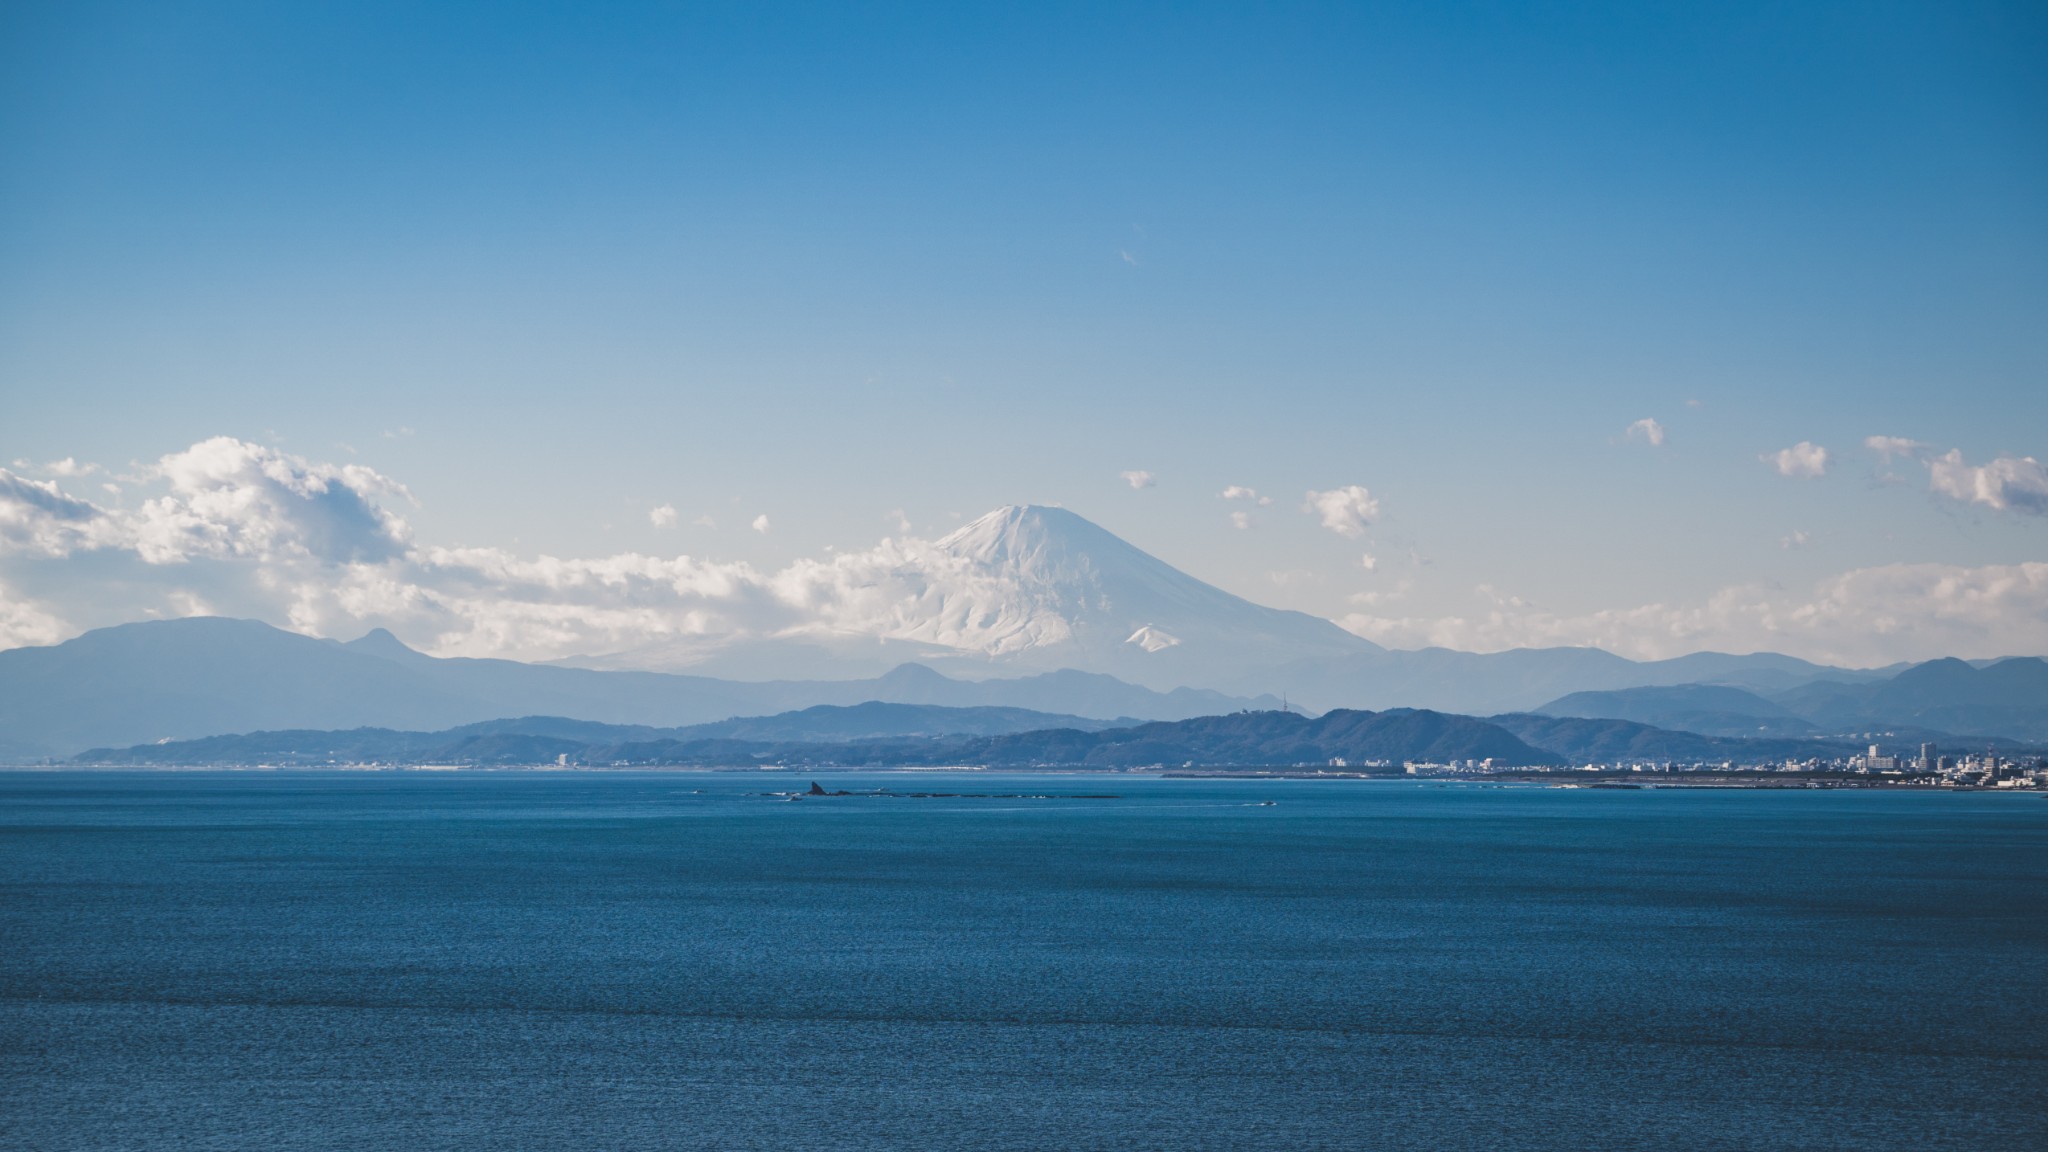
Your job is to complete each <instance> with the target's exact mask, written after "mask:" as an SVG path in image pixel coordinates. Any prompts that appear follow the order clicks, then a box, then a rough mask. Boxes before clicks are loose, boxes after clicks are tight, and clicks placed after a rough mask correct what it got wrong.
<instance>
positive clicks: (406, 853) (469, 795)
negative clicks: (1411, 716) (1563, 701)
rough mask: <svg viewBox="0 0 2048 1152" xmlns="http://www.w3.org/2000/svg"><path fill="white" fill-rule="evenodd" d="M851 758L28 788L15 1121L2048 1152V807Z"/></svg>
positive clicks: (1007, 1142)
mask: <svg viewBox="0 0 2048 1152" xmlns="http://www.w3.org/2000/svg"><path fill="white" fill-rule="evenodd" d="M820 779H821V780H822V781H823V782H824V783H825V785H826V786H827V787H828V788H834V789H837V788H848V789H862V788H889V789H893V790H896V791H898V792H909V791H913V790H922V791H926V792H944V793H973V794H978V795H961V796H952V797H930V798H915V799H914V798H907V797H901V796H898V797H892V798H875V797H859V796H849V797H838V798H828V799H807V800H804V801H801V802H796V803H790V802H786V801H784V800H781V799H779V798H777V797H774V796H770V795H766V794H765V793H769V792H771V791H778V790H786V789H791V788H801V787H803V786H804V785H805V784H807V783H808V778H807V777H795V778H792V777H790V776H787V775H781V774H744V775H742V774H692V773H679V774H648V775H638V774H616V775H613V774H604V775H590V774H577V775H535V774H491V773H464V774H460V775H448V776H438V775H423V774H404V775H399V774H376V775H371V774H361V775H357V774H306V775H292V774H249V773H240V774H203V773H191V774H175V775H154V776H152V775H140V774H133V775H131V774H105V773H48V774H42V773H37V774H28V773H13V774H6V775H0V878H4V886H0V939H5V940H6V941H8V944H7V946H6V947H5V948H0V1144H6V1145H7V1146H11V1147H33V1148H41V1149H68V1148H118V1147H154V1148H168V1147H207V1146H251V1147H254V1146H261V1147H267V1148H300V1147H303V1148H316V1147H317V1148H339V1147H346V1148H355V1149H382V1148H391V1149H398V1148H405V1149H418V1148H492V1149H499V1148H564V1147H597V1148H608V1147H616V1148H721V1149H731V1148H763V1149H769V1148H773V1149H790V1148H835V1149H837V1148H933V1149H940V1148H943V1149H958V1148H1016V1149H1026V1148H1031V1149H1038V1148H1162V1149H1164V1148H1172V1149H1185V1148H1226V1147H1228V1148H1246V1147H1264V1148H1288V1149H1310V1148H1359V1147H1366V1148H1432V1149H1438V1148H1494V1147H1502V1146H1514V1147H1526V1148H1558V1149H1585V1148H1631V1147H1636V1148H1653V1147H1655V1148H1696V1149H1701V1148H1828V1149H1846V1148H1855V1149H1864V1148H1870V1149H1876V1148H1902V1149H1903V1148H2017V1147H2039V1146H2042V1145H2043V1144H2044V1142H2048V1106H2044V1104H2043V1100H2042V1096H2041V1093H2040V1084H2041V1082H2042V1073H2043V1071H2044V1069H2048V984H2044V981H2043V979H2042V977H2043V976H2044V974H2048V973H2044V971H2043V968H2044V965H2043V957H2044V956H2048V884H2044V881H2048V804H2044V803H2042V802H2041V800H2040V798H2038V797H2033V796H2008V795H1982V794H1977V795H1912V794H1899V793H1879V792H1835V791H1823V792H1760V791H1725V792H1724V791H1712V792H1707V791H1675V790H1673V791H1665V790H1645V791H1607V792H1600V791H1585V790H1577V791H1566V790H1557V789H1546V788H1521V787H1492V788H1481V787H1469V786H1458V785H1431V784H1417V783H1407V782H1402V783H1362V782H1357V781H1345V782H1272V781H1260V782H1244V781H1208V780H1162V779H1153V778H1132V777H1125V778H1116V777H1103V776H1006V775H999V774H990V773H957V774H941V773H917V774H907V773H903V774H870V775H860V774H850V773H843V774H834V775H831V776H825V777H821V778H820ZM1084 794H1085V795H1089V796H1101V795H1103V794H1114V796H1115V798H1114V799H1101V798H1092V799H1084V798H1080V797H1081V796H1083V795H1084ZM1047 797H1050V798H1047ZM1267 801H1272V802H1273V803H1272V804H1270V805H1267V804H1266V802H1267Z"/></svg>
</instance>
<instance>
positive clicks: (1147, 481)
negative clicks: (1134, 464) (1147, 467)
mask: <svg viewBox="0 0 2048 1152" xmlns="http://www.w3.org/2000/svg"><path fill="white" fill-rule="evenodd" d="M1117 476H1119V477H1120V478H1122V480H1123V482H1124V483H1126V484H1129V485H1130V486H1131V487H1133V488H1150V487H1152V485H1154V484H1156V483H1158V482H1159V481H1158V478H1157V477H1155V476H1153V475H1152V474H1151V473H1150V472H1146V471H1143V470H1142V469H1133V470H1132V471H1129V472H1119V473H1117Z"/></svg>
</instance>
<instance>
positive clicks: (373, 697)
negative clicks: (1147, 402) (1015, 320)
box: [0, 506, 2048, 758]
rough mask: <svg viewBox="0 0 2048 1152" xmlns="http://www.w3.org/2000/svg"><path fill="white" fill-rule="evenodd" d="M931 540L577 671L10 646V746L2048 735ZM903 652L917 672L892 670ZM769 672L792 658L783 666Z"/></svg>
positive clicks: (1937, 694) (1948, 693)
mask: <svg viewBox="0 0 2048 1152" xmlns="http://www.w3.org/2000/svg"><path fill="white" fill-rule="evenodd" d="M935 547H936V548H937V549H938V553H937V554H936V555H935V556H926V557H921V558H920V559H919V560H918V562H917V563H916V564H906V565H904V566H902V568H901V570H899V571H895V572H893V573H891V574H890V576H889V581H890V582H889V585H888V587H887V588H886V589H881V588H879V586H878V589H877V590H876V592H875V595H876V596H877V597H878V598H879V599H878V601H877V602H878V603H883V608H881V609H876V610H875V611H874V612H870V613H869V615H868V616H867V617H863V619H867V620H869V623H868V624H864V625H863V626H862V629H863V630H860V631H856V632H848V633H831V632H819V631H810V632H802V633H785V634H778V635H776V636H773V637H769V638H765V639H764V638H753V639H728V640H726V641H720V642H718V643H716V644H713V645H712V646H710V647H709V648H706V647H703V646H701V645H699V646H695V647H689V648H678V647H674V646H668V647H661V646H655V647H648V648H642V649H636V650H634V651H630V652H620V653H612V654H609V655H606V656H601V657H590V658H587V659H584V660H582V661H580V662H579V663H580V664H581V665H583V666H564V665H562V664H559V663H558V664H551V665H539V664H526V663H520V662H516V661H510V660H481V659H440V658H435V657H431V656H427V655H425V654H422V653H420V652H416V651H414V650H412V649H411V648H408V647H406V646H405V645H404V644H402V643H400V642H399V641H398V640H397V639H396V638H394V637H393V636H392V635H391V634H390V633H388V632H384V631H381V630H378V631H373V632H371V633H369V634H368V635H366V636H363V637H362V638H360V639H357V640H354V641H350V642H347V643H337V642H334V641H330V640H320V639H314V638H311V637H306V636H300V635H296V634H293V633H289V632H284V631H281V630H279V629H275V628H271V627H269V626H267V625H264V624H261V623H257V622H253V621H239V620H227V619H217V618H194V619H185V620H171V621H152V622H145V623H139V624H131V625H123V626H120V627H115V628H107V629H100V630H97V631H94V632H89V633H86V634H85V635H82V636H79V637H76V638H74V639H72V640H70V641H67V642H65V643H63V644H59V645H55V646H52V647H46V648H17V649H12V650H9V651H4V652H0V756H6V757H11V758H25V757H44V756H68V755H71V754H74V753H76V752H78V751H80V750H82V749H85V748H89V747H118V746H124V745H128V744H134V743H141V742H146V741H153V740H162V739H186V738H192V737H201V736H212V735H219V734H222V733H231V732H250V731H255V730H276V729H306V730H333V729H347V728H355V727H365V726H367V727H381V728H390V729H394V730H408V731H440V730H446V729H449V728H453V727H457V726H460V725H465V724H474V723H478V722H481V721H487V720H496V719H501V718H504V717H512V716H524V715H553V716H563V717H569V718H573V719H578V720H587V721H600V722H605V723H611V724H630V725H647V726H652V727H660V728H673V727H678V726H684V725H693V724H703V723H709V722H712V721H721V720H726V719H728V718H731V717H736V716H761V715H769V714H775V713H780V712H786V711H789V710H792V709H802V708H808V707H811V706H814V705H821V704H822V705H851V704H859V703H863V702H867V701H880V702H889V703H901V704H928V705H940V706H946V707H955V708H958V707H992V708H1018V709H1026V710H1030V711H1033V712H1040V713H1052V714H1057V715H1060V716H1065V717H1073V718H1081V719H1085V720H1090V721H1109V720H1115V719H1117V718H1129V719H1136V720H1177V719H1185V718H1190V717H1195V716H1202V715H1211V714H1219V713H1228V712H1235V711H1240V710H1245V709H1252V710H1271V709H1274V708H1276V707H1277V706H1278V705H1279V704H1280V703H1281V700H1282V698H1283V697H1284V698H1285V699H1287V700H1289V701H1291V702H1293V703H1294V704H1297V705H1302V706H1305V707H1306V708H1307V709H1308V710H1311V711H1326V710H1331V709H1336V708H1347V709H1370V710H1380V711H1384V710H1387V709H1393V708H1423V709H1432V710H1435V711H1438V712H1444V713H1451V714H1467V715H1482V716H1483V715H1493V714H1500V713H1522V712H1535V711H1542V712H1545V713H1549V714H1553V715H1558V716H1576V717H1581V718H1600V719H1612V720H1624V721H1633V722H1638V723H1647V724H1650V725H1652V726H1654V727H1657V728H1662V729H1678V730H1684V731H1689V732H1694V733H1698V734H1701V735H1704V736H1712V737H1730V738H1734V737H1744V738H1756V737H1786V738H1799V737H1810V736H1816V735H1827V734H1846V733H1849V732H1851V731H1861V730H1865V729H1869V728H1873V727H1887V728H1894V729H1898V730H1899V732H1900V733H1901V734H1902V738H1903V734H1912V735H1927V734H1933V735H1934V736H1935V737H1937V738H1942V737H1947V736H1952V735H1960V736H1971V737H1977V736H2006V737H2013V738H2019V739H2048V666H2044V665H2043V664H2042V662H2041V661H2040V660H2038V659H2032V658H2023V659H2015V660H2007V661H2003V662H1997V663H1992V664H1989V665H1988V666H1981V667H1980V666H1976V665H1972V664H1969V663H1965V662H1962V661H1936V662H1933V663H1931V664H1927V665H1921V666H1919V667H1917V668H1912V669H1881V670H1854V669H1842V668H1830V667H1826V666H1823V665H1817V664H1812V663H1809V662H1807V661H1803V660H1797V659H1794V658H1791V657H1788V656H1781V655H1776V654H1771V653H1759V654H1753V655H1742V656H1735V655H1724V654H1719V653H1698V654H1694V655H1691V656H1685V657H1681V658H1678V659H1675V660H1663V661H1653V662H1637V661H1631V660H1626V659H1623V658H1622V657H1619V656H1615V655H1613V654H1611V653H1608V652H1604V651H1600V650H1597V649H1589V648H1553V649H1521V650H1515V651H1509V652H1500V653H1491V654H1477V653H1469V652H1454V651H1449V650H1445V649H1424V650H1421V651H1392V650H1388V649H1385V648H1381V647H1380V646H1378V645H1376V644H1373V643H1371V642H1369V641H1366V640H1364V639H1361V638H1359V637H1357V636H1354V635H1352V634H1351V633H1349V632H1346V631H1344V630H1343V629H1341V628H1339V627H1337V626H1336V625H1335V624H1333V623H1331V622H1329V621H1327V620H1323V619H1320V618H1317V617H1313V616H1308V615H1305V614H1302V613H1298V612H1283V611H1278V610H1275V609H1270V608H1264V607H1261V606H1259V605H1256V604H1252V603H1250V602H1249V601H1246V600H1244V599H1242V598H1239V597H1236V596H1233V595H1230V594H1229V593H1227V592H1224V591H1222V590H1220V589H1218V588H1214V587H1212V586H1210V585H1208V584H1205V583H1203V582H1202V581H1200V580H1197V579H1195V578H1193V577H1191V576H1188V575H1186V574H1185V573H1182V572H1179V571H1177V570H1176V569H1174V568H1173V567H1171V566H1170V565H1167V564H1165V563H1163V562H1161V561H1159V560H1157V559H1155V558H1154V557H1152V556H1149V555H1147V554H1146V553H1144V552H1142V551H1140V550H1138V549H1136V548H1133V547H1132V546H1130V545H1129V544H1127V543H1125V542H1124V541H1122V540H1120V539H1118V538H1117V537H1116V536H1114V535H1112V534H1110V533H1109V532H1106V531H1104V530H1103V529H1101V528H1099V527H1097V526H1096V525H1094V524H1091V523H1089V522H1088V521H1087V520H1084V519H1082V518H1081V517H1079V516H1076V515H1074V514H1073V513H1070V512H1067V511H1064V510H1062V509H1058V508H1043V507H1032V506H1023V507H1012V508H1004V509H999V510H997V511H996V512H992V513H990V514H989V515H987V516H984V517H982V518H980V519H979V520H976V521H975V522H973V523H972V524H969V525H967V526H966V527H964V528H962V529H961V530H959V531H958V532H955V533H953V534H952V535H951V536H948V537H946V538H945V539H944V540H942V541H939V542H937V544H936V545H935ZM884 602H885V603H884ZM874 620H886V622H887V623H886V624H885V625H884V624H875V623H873V621H874ZM902 656H915V657H917V659H918V661H920V662H916V663H905V664H898V665H895V666H893V667H886V668H878V667H876V665H877V663H878V662H879V661H882V660H889V659H895V658H898V657H902ZM680 667H688V668H691V669H694V670H695V671H694V672H691V673H687V674H686V673H679V672H677V671H676V670H675V669H676V668H680ZM712 671H722V672H725V673H726V674H727V675H725V676H714V675H708V674H704V673H707V672H712ZM741 671H747V672H749V673H750V675H749V677H748V678H745V679H735V678H731V677H732V675H734V674H736V673H738V672H741ZM778 671H781V672H790V673H796V674H793V675H788V676H783V675H775V676H769V675H768V673H772V672H778ZM982 735H991V736H993V735H994V734H993V733H982Z"/></svg>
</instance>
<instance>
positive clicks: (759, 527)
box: [749, 512, 768, 535]
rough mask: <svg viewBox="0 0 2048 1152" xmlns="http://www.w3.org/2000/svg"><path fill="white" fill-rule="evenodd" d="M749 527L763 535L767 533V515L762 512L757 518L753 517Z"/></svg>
mask: <svg viewBox="0 0 2048 1152" xmlns="http://www.w3.org/2000/svg"><path fill="white" fill-rule="evenodd" d="M749 527H751V528H753V530H754V531H756V532H760V533H762V534H764V535H765V534H766V533H767V531H768V514H767V513H766V512H763V513H761V514H760V515H759V516H756V517H754V522H753V524H751V525H749Z"/></svg>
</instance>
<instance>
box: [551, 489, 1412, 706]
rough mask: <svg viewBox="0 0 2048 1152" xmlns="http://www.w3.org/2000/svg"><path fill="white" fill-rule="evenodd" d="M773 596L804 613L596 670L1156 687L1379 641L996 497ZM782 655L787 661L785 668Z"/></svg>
mask: <svg viewBox="0 0 2048 1152" xmlns="http://www.w3.org/2000/svg"><path fill="white" fill-rule="evenodd" d="M777 584H778V587H777V588H776V592H777V594H778V596H780V597H781V598H782V599H783V600H784V601H786V602H788V603H791V604H793V605H797V606H800V608H801V609H802V611H803V615H804V616H805V617H806V619H805V620H804V621H803V622H802V623H799V624H796V625H794V626H792V627H788V628H785V629H783V630H781V631H779V632H777V633H775V634H774V635H772V636H758V635H756V636H727V637H721V638H717V639H715V640H696V639H693V640H691V641H689V642H688V643H687V644H678V643H666V644H662V645H657V646H654V647H649V648H641V649H635V650H633V651H629V652H624V653H619V654H616V655H612V656H608V657H602V658H597V659H592V660H586V661H578V663H581V664H586V665H588V666H593V667H612V668H645V669H675V670H680V669H683V668H688V669H689V670H691V671H695V672H708V673H713V674H717V673H725V674H745V675H756V676H758V675H769V674H793V673H794V672H795V671H796V668H795V667H794V666H795V665H800V666H801V667H802V669H803V671H804V672H805V674H808V675H817V674H818V673H819V665H820V662H821V661H825V662H829V663H832V664H835V665H837V666H838V667H839V668H841V669H842V670H843V671H845V672H847V673H858V672H861V671H865V670H868V669H871V668H872V667H874V666H875V665H877V664H882V663H884V662H887V663H888V664H894V663H898V662H901V661H902V660H905V659H917V660H921V661H924V662H925V663H928V664H934V665H937V666H940V667H946V668H947V669H948V670H949V671H952V672H955V673H967V674H970V675H972V674H977V673H978V674H980V675H1005V674H1015V673H1021V672H1028V671H1042V670H1050V669H1055V668H1081V669H1086V670H1088V671H1094V672H1107V673H1111V674H1113V675H1116V676H1119V677H1123V678H1125V679H1129V680H1132V681H1135V682H1137V683H1141V684H1146V685H1151V686H1156V687H1174V686H1178V685H1183V684H1198V683H1207V682H1211V681H1214V680H1217V679H1219V678H1226V677H1227V678H1229V679H1232V680H1237V679H1241V678H1243V677H1244V676H1245V675H1247V674H1256V672H1257V670H1259V669H1262V668H1272V667H1277V666H1279V665H1281V664H1284V663H1287V662H1290V661H1298V660H1301V659H1303V658H1304V657H1315V656H1323V657H1339V656H1347V655H1362V654H1368V653H1374V652H1378V651H1380V650H1381V649H1380V648H1379V647H1378V646H1377V645H1375V644H1373V643H1371V642H1370V641H1367V640H1363V639H1360V638H1359V637H1357V636H1354V635H1352V634H1351V633H1349V632H1346V631H1344V630H1343V629H1341V628H1339V627H1337V626H1336V625H1335V624H1333V623H1331V622H1330V621H1328V620H1324V619H1321V618H1319V617H1315V616H1310V615H1307V614H1304V613H1300V612H1283V611H1280V610H1277V609H1273V608H1264V607H1261V606H1259V605H1257V604H1253V603H1251V602H1250V601H1248V600H1244V599H1242V598H1240V597H1237V596H1233V595H1231V594H1230V593H1228V592H1225V591H1223V590H1222V589H1220V588H1216V587H1214V586H1212V585H1209V584H1205V583H1203V582H1202V581H1200V580H1197V579H1195V578H1194V577H1192V576H1189V575H1187V574H1186V573H1184V572H1181V571H1180V570H1178V569H1176V568H1174V567H1173V566H1172V565H1170V564H1167V563H1165V562H1164V561H1161V560H1159V559H1157V558H1156V557H1153V556H1150V555H1148V554H1146V553H1145V552H1143V551H1140V550H1139V549H1137V548H1135V547H1133V546H1131V545H1130V544H1128V543H1126V542H1125V541H1124V540H1122V539H1120V538H1118V537H1117V536H1115V535H1114V534H1112V533H1110V532H1108V531H1105V530H1104V529H1102V528H1101V527H1098V526H1097V525H1095V524H1093V523H1090V522H1089V521H1088V520H1086V519H1083V518H1082V517H1080V516H1077V515H1075V514H1074V513H1072V512H1069V511H1067V510H1065V509H1063V508H1048V507H1041V506H1036V505H1018V506H1011V507H1006V508H998V509H996V510H995V511H993V512H990V513H989V514H987V515H986V516H983V517H981V518H980V519H978V520H975V521H974V522H973V523H971V524H968V525H966V526H965V527H962V528H961V529H959V530H958V531H956V532H954V533H952V534H951V535H949V536H946V537H944V538H943V539H940V540H937V541H933V542H923V541H914V540H902V541H888V542H885V543H884V544H883V545H882V546H880V547H878V548H877V549H875V550H873V551H869V552H864V553H858V554H848V555H841V556H837V557H833V558H831V559H829V560H821V561H812V562H806V563H802V564H798V565H796V566H794V567H792V568H791V569H789V570H788V571H786V572H784V573H782V574H780V575H779V576H778V577H777ZM785 663H788V664H791V665H793V666H792V667H791V668H787V669H785V668H784V667H783V665H784V664H785Z"/></svg>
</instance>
